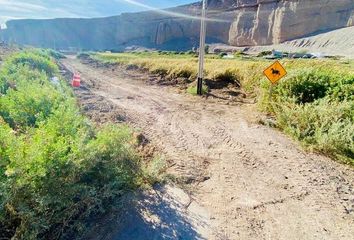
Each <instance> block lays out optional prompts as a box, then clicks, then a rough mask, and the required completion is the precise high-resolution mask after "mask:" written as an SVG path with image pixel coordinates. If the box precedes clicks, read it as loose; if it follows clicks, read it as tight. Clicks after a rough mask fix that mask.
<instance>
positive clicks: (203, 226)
mask: <svg viewBox="0 0 354 240" xmlns="http://www.w3.org/2000/svg"><path fill="white" fill-rule="evenodd" d="M63 64H64V65H65V67H66V68H67V69H69V70H70V72H78V73H80V74H81V76H82V80H83V86H82V87H81V88H80V89H77V90H76V91H75V93H76V94H77V96H78V98H79V101H80V104H81V106H82V109H83V111H85V112H86V114H87V115H88V116H90V117H91V118H92V119H93V120H95V121H96V122H99V123H100V122H106V121H113V122H127V123H128V124H130V125H131V126H132V127H134V128H135V129H138V131H140V132H141V133H143V135H144V136H146V139H147V141H148V142H149V143H148V144H149V145H150V146H151V149H153V150H152V151H153V152H154V154H160V155H163V156H164V158H165V159H166V161H167V163H168V169H167V172H168V173H169V174H173V175H174V176H176V178H177V179H178V182H180V183H183V188H184V190H182V189H181V188H180V187H177V186H172V185H167V186H159V187H157V188H156V189H155V190H151V191H148V192H145V193H138V194H137V195H138V196H137V198H136V199H137V200H136V205H134V206H130V207H127V211H126V213H125V214H124V216H117V222H119V225H117V227H115V228H114V229H110V230H109V233H108V232H107V231H105V230H101V231H99V230H98V231H97V235H96V236H95V237H94V239H117V240H118V239H287V240H288V239H354V190H353V184H354V170H353V169H352V168H350V167H347V166H344V165H341V164H339V163H336V162H334V161H333V160H331V159H328V158H326V157H324V156H320V155H317V154H314V153H306V152H305V151H303V150H302V149H301V147H299V146H298V144H297V143H294V142H293V141H291V140H290V139H289V138H288V137H286V136H284V135H283V134H282V133H280V132H279V131H277V130H276V129H271V128H268V127H265V126H261V125H259V124H257V121H256V119H257V113H256V111H255V110H254V106H253V105H252V104H244V103H237V101H236V103H235V102H230V101H225V100H220V99H218V98H209V99H206V98H199V97H193V96H190V95H187V94H184V93H182V92H181V91H179V90H177V89H176V88H173V87H171V86H160V85H156V84H151V81H149V76H147V75H146V74H144V73H141V72H137V71H132V70H126V69H125V68H122V67H119V66H108V67H107V66H93V65H88V64H83V63H81V62H80V61H79V60H77V59H75V58H68V59H66V60H63ZM102 229H105V228H102Z"/></svg>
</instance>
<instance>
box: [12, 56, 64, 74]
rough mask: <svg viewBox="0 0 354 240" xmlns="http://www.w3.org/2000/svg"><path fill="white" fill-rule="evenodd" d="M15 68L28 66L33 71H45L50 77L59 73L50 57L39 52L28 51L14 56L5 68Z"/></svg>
mask: <svg viewBox="0 0 354 240" xmlns="http://www.w3.org/2000/svg"><path fill="white" fill-rule="evenodd" d="M6 65H7V66H8V65H10V67H13V68H15V67H16V66H21V65H26V66H29V67H30V68H32V69H37V70H39V71H44V72H45V73H46V74H47V75H48V76H50V77H51V76H53V75H54V74H56V73H58V67H57V66H56V64H55V63H54V62H53V61H51V59H50V57H48V56H47V57H44V56H43V55H41V54H40V53H38V52H35V51H28V52H21V53H18V54H15V55H13V56H12V57H10V58H9V59H8V60H7V61H6V64H5V66H6Z"/></svg>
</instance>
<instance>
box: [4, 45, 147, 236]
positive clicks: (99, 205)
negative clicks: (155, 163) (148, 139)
mask: <svg viewBox="0 0 354 240" xmlns="http://www.w3.org/2000/svg"><path fill="white" fill-rule="evenodd" d="M61 57H63V56H62V55H60V54H58V53H56V52H54V51H45V50H26V51H22V52H19V53H15V54H14V55H12V56H10V57H8V58H7V59H6V61H5V62H4V64H3V65H2V66H1V69H0V239H75V238H78V237H79V236H81V235H82V234H83V233H84V232H85V230H86V229H87V227H88V226H89V223H90V222H92V221H93V220H94V219H96V218H98V217H100V216H101V215H103V214H104V213H105V212H107V211H119V210H120V209H121V208H122V202H121V201H122V198H123V196H124V195H126V194H127V193H128V192H130V191H131V190H134V189H137V188H138V187H140V186H142V184H143V183H145V182H146V178H147V174H146V171H145V170H144V168H143V166H142V161H141V159H140V158H139V156H138V155H137V154H136V152H135V145H136V144H137V143H136V142H137V141H136V139H135V138H134V137H133V134H132V130H131V129H130V128H129V127H127V126H125V125H112V124H108V125H107V124H106V125H103V126H100V127H95V126H94V125H93V124H92V123H91V122H90V121H89V120H88V119H87V118H86V117H85V116H83V115H82V114H81V113H80V111H79V108H78V107H77V104H76V100H75V98H74V97H73V93H72V91H71V89H70V88H69V87H68V86H67V84H66V83H65V82H64V81H62V80H60V76H59V75H58V67H57V65H56V63H55V58H61ZM53 77H58V78H59V80H56V78H53Z"/></svg>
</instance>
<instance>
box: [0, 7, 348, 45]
mask: <svg viewBox="0 0 354 240" xmlns="http://www.w3.org/2000/svg"><path fill="white" fill-rule="evenodd" d="M208 3H209V13H208V17H209V18H210V19H211V20H210V21H209V22H208V27H207V31H208V36H207V41H208V42H220V43H226V44H230V45H233V46H255V45H269V44H278V43H281V42H284V41H288V40H293V39H297V38H301V37H306V36H309V35H314V34H318V33H321V32H326V31H330V30H333V29H338V28H343V27H348V26H352V25H354V0H209V1H208ZM167 11H170V12H173V13H178V14H173V15H167V14H165V13H161V12H159V13H158V12H152V11H146V12H140V13H130V14H122V15H119V16H114V17H106V18H95V19H53V20H13V21H9V22H8V23H7V29H6V30H2V31H0V40H1V39H2V40H5V41H6V42H10V43H11V42H16V43H19V44H25V45H34V46H39V47H51V48H58V49H68V48H79V49H90V50H104V49H115V50H122V49H124V48H126V47H128V46H131V45H140V46H144V47H153V48H159V49H175V50H177V49H188V48H191V47H192V46H196V45H197V44H198V36H199V25H200V22H199V20H198V19H196V18H195V17H196V16H199V15H200V3H195V4H190V5H185V6H181V7H176V8H172V9H167ZM182 15H189V16H192V17H191V18H186V17H182Z"/></svg>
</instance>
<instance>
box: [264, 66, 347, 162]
mask: <svg viewBox="0 0 354 240" xmlns="http://www.w3.org/2000/svg"><path fill="white" fill-rule="evenodd" d="M353 94H354V76H353V75H352V74H348V73H340V72H339V73H338V72H332V71H329V70H323V69H319V70H318V69H307V70H305V71H300V72H298V73H295V74H293V75H291V76H290V77H289V78H288V79H286V80H284V81H283V82H281V83H280V84H278V85H277V86H276V88H275V90H274V94H273V97H272V99H271V101H270V102H268V104H269V107H268V108H267V109H268V110H271V111H272V112H273V113H274V114H275V116H276V119H277V122H278V126H279V127H280V128H282V129H283V130H284V131H285V132H286V133H288V134H289V135H291V136H293V137H294V138H296V139H298V140H300V141H301V142H303V143H304V144H305V145H306V146H308V147H310V148H312V149H315V150H318V151H321V152H324V153H326V154H329V155H332V156H334V157H335V158H337V159H341V160H344V161H345V162H347V163H350V164H354V160H353V159H354V124H353V120H354V101H353V100H354V99H353Z"/></svg>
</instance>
